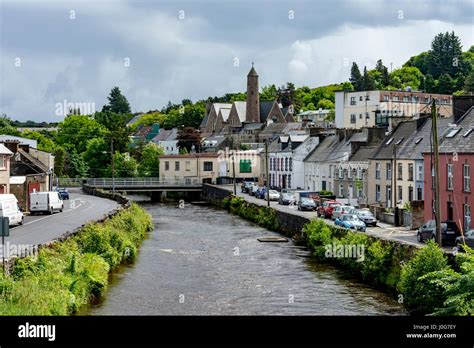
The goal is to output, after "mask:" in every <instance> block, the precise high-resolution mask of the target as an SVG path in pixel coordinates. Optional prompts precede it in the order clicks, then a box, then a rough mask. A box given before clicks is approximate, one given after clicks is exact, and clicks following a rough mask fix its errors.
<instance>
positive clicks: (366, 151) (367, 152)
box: [350, 146, 378, 162]
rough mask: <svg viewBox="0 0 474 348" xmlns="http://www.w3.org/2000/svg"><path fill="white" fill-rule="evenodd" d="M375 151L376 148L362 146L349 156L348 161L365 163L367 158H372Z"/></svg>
mask: <svg viewBox="0 0 474 348" xmlns="http://www.w3.org/2000/svg"><path fill="white" fill-rule="evenodd" d="M377 150H378V146H362V147H360V148H359V149H358V150H357V151H356V152H355V153H354V154H353V155H352V156H351V158H350V161H351V162H367V161H368V160H369V158H372V157H373V156H374V154H375V152H376V151H377Z"/></svg>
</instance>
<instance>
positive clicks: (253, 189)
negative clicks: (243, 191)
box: [249, 183, 259, 196]
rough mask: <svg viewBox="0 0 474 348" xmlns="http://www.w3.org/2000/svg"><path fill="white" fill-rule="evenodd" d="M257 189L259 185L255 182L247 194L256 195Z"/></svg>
mask: <svg viewBox="0 0 474 348" xmlns="http://www.w3.org/2000/svg"><path fill="white" fill-rule="evenodd" d="M258 189H259V186H258V185H257V184H255V183H253V185H252V188H251V189H250V191H249V195H251V196H257V192H258Z"/></svg>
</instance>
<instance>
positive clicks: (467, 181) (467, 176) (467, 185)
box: [462, 164, 471, 192]
mask: <svg viewBox="0 0 474 348" xmlns="http://www.w3.org/2000/svg"><path fill="white" fill-rule="evenodd" d="M462 167H463V173H464V184H463V190H464V192H471V166H470V165H469V164H465V165H463V166H462Z"/></svg>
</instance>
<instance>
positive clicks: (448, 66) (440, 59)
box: [427, 31, 462, 79]
mask: <svg viewBox="0 0 474 348" xmlns="http://www.w3.org/2000/svg"><path fill="white" fill-rule="evenodd" d="M461 54H462V45H461V40H460V39H459V37H457V36H456V35H455V34H454V31H453V32H451V33H449V32H446V33H444V34H443V33H439V34H438V35H436V36H435V38H434V39H433V41H432V42H431V50H429V51H428V56H427V60H428V69H427V73H429V74H431V75H432V76H433V77H434V78H435V79H438V78H439V77H440V76H441V75H442V74H449V75H451V76H453V75H455V74H456V72H457V71H458V68H459V66H460V64H459V63H460V60H461Z"/></svg>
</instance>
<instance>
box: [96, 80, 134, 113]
mask: <svg viewBox="0 0 474 348" xmlns="http://www.w3.org/2000/svg"><path fill="white" fill-rule="evenodd" d="M107 99H108V100H109V104H108V105H104V107H103V108H102V111H111V112H114V113H116V114H130V113H131V112H132V111H131V109H130V104H129V103H128V100H127V98H125V96H124V95H122V92H121V91H120V88H118V87H114V88H112V90H111V91H110V95H109V97H107Z"/></svg>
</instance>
